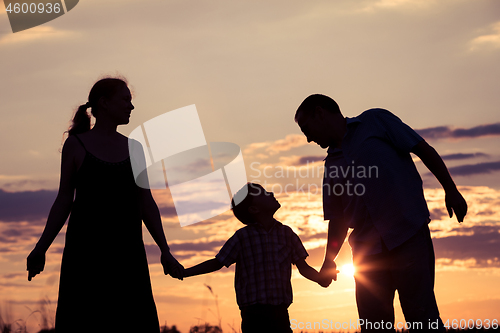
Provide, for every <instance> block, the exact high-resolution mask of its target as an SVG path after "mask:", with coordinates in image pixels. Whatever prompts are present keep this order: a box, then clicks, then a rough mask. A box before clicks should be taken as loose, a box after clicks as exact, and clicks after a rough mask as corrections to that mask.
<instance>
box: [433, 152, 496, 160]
mask: <svg viewBox="0 0 500 333" xmlns="http://www.w3.org/2000/svg"><path fill="white" fill-rule="evenodd" d="M489 156H490V155H488V154H484V153H471V154H463V153H457V154H448V155H441V158H442V159H443V160H464V159H468V158H475V157H489Z"/></svg>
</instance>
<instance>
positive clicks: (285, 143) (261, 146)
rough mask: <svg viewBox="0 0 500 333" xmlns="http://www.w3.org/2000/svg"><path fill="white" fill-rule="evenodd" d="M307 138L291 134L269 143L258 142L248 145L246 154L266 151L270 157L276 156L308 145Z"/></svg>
mask: <svg viewBox="0 0 500 333" xmlns="http://www.w3.org/2000/svg"><path fill="white" fill-rule="evenodd" d="M307 144H308V143H307V140H306V137H305V136H304V135H302V134H289V135H287V136H286V137H285V138H284V139H279V140H276V141H267V142H257V143H252V144H250V145H248V146H247V147H246V148H245V150H244V152H245V154H255V153H257V151H258V150H264V151H265V152H266V153H268V154H269V155H276V154H278V153H280V152H284V151H288V150H290V149H292V148H297V147H302V146H305V145H307Z"/></svg>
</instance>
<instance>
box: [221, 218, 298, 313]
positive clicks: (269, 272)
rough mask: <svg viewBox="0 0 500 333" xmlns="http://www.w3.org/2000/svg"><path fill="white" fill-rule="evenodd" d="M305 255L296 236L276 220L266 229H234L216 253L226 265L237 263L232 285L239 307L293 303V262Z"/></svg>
mask: <svg viewBox="0 0 500 333" xmlns="http://www.w3.org/2000/svg"><path fill="white" fill-rule="evenodd" d="M307 256H308V254H307V251H306V249H305V248H304V246H303V245H302V242H301V241H300V239H299V236H297V234H295V233H294V232H293V230H292V229H291V228H290V227H288V226H286V225H283V224H282V223H280V222H276V223H275V224H274V225H273V227H272V228H271V229H270V230H269V231H266V230H265V229H264V228H263V227H262V226H260V225H259V224H250V225H247V226H246V227H243V228H241V229H239V230H238V231H236V233H235V234H234V235H233V236H232V237H231V238H229V240H228V241H227V242H226V243H225V244H224V246H222V248H221V250H220V251H219V253H218V254H217V255H216V256H215V258H217V260H219V262H220V263H222V264H223V265H224V266H226V267H229V266H231V265H232V264H233V263H236V272H235V277H234V288H235V291H236V301H237V303H238V305H239V307H240V308H241V307H243V306H247V305H252V304H257V303H258V304H272V305H279V304H285V305H287V306H288V305H290V304H291V303H292V299H293V297H292V284H291V281H290V279H291V277H292V265H291V264H292V263H296V262H297V261H299V260H301V259H305V258H306V257H307Z"/></svg>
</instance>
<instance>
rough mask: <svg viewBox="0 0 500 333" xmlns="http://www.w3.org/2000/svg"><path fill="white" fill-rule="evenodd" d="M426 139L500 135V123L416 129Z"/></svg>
mask: <svg viewBox="0 0 500 333" xmlns="http://www.w3.org/2000/svg"><path fill="white" fill-rule="evenodd" d="M416 132H417V133H418V134H420V135H421V136H422V137H423V138H424V139H443V138H451V139H465V138H477V137H482V136H488V135H493V136H497V135H500V123H494V124H486V125H480V126H475V127H471V128H451V127H449V126H438V127H429V128H423V129H418V130H416Z"/></svg>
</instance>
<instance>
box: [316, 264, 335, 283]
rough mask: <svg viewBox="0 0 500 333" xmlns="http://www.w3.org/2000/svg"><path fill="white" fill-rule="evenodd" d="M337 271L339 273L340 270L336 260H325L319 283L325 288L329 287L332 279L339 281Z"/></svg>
mask: <svg viewBox="0 0 500 333" xmlns="http://www.w3.org/2000/svg"><path fill="white" fill-rule="evenodd" d="M337 273H339V271H338V270H337V264H335V261H331V260H325V261H324V262H323V266H322V267H321V270H320V271H319V275H320V280H319V281H318V283H319V285H320V286H322V287H324V288H326V287H328V286H329V285H330V284H331V283H332V280H333V281H337Z"/></svg>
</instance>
